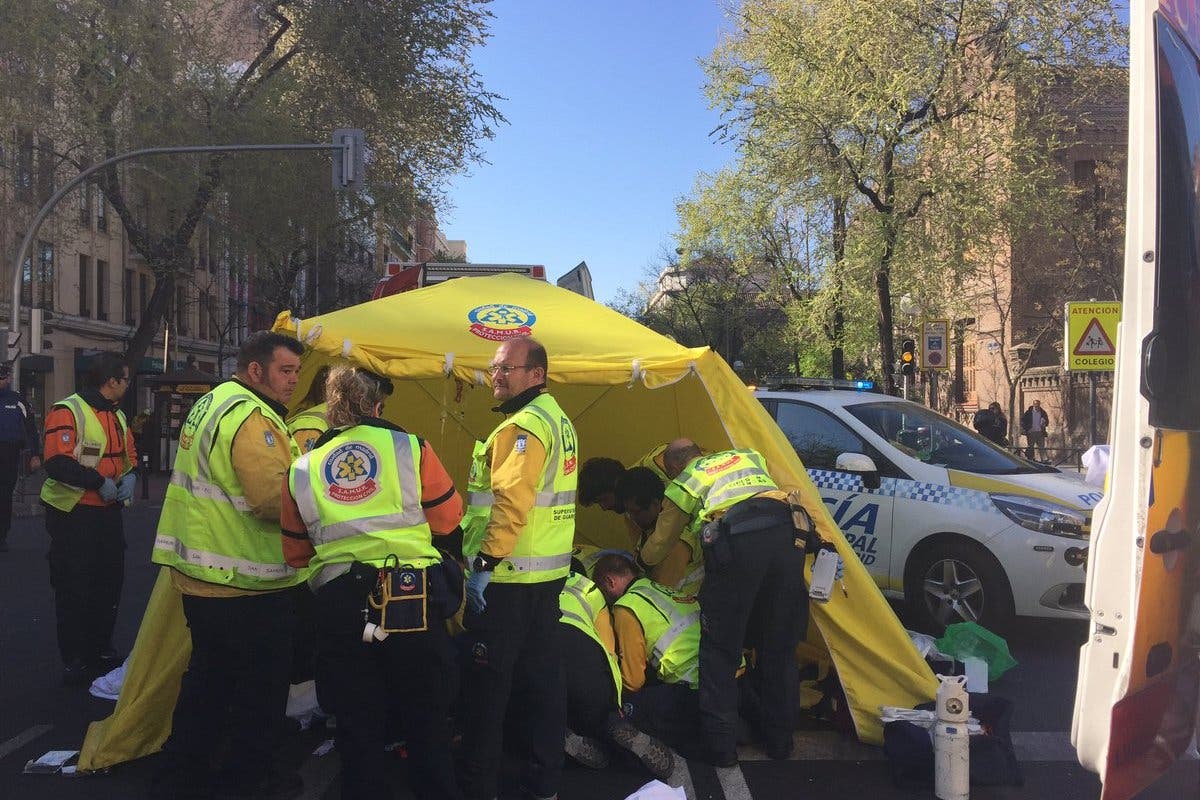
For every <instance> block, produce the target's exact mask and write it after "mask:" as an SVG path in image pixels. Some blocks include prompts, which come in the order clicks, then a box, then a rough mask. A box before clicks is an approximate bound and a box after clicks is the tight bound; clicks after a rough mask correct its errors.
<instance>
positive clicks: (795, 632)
mask: <svg viewBox="0 0 1200 800" xmlns="http://www.w3.org/2000/svg"><path fill="white" fill-rule="evenodd" d="M664 460H665V464H666V467H667V475H668V476H670V477H671V478H672V480H671V483H670V484H669V485H668V486H667V487H666V492H665V497H664V498H663V500H662V503H661V506H660V513H659V514H658V515H657V519H656V521H655V526H654V531H653V532H652V533H651V534H650V535H649V536H647V537H646V541H645V543H644V544H643V546H642V550H641V554H640V557H641V560H642V561H643V562H645V563H646V564H647V565H651V566H652V565H653V564H655V563H657V562H658V561H659V560H661V559H662V558H663V557H665V554H666V553H668V552H670V549H671V547H673V545H674V543H675V542H676V541H678V540H679V537H680V536H681V535H683V534H684V533H685V531H689V530H690V531H694V532H698V538H699V542H700V545H701V548H702V550H703V552H704V583H703V585H702V586H701V587H700V593H699V596H698V598H699V601H700V607H701V608H702V609H703V614H702V630H703V633H702V635H701V638H700V690H699V692H700V693H699V701H700V728H701V732H702V734H703V735H704V738H705V741H706V745H707V749H708V758H709V759H710V761H711V762H712V763H713V764H714V765H715V766H718V767H727V766H732V765H733V764H735V763H736V762H737V746H736V745H737V741H736V739H737V706H738V692H737V683H736V679H735V674H736V671H737V666H738V663H739V661H740V659H741V654H742V647H743V645H748V646H753V647H754V648H755V650H756V651H757V653H758V659H757V661H758V667H759V672H760V680H761V688H760V693H761V696H762V697H761V699H762V707H763V719H762V737H763V739H764V742H763V746H764V749H765V750H766V752H767V755H768V756H770V757H771V758H776V759H784V758H788V757H789V756H790V755H791V752H792V747H793V745H792V736H793V733H794V730H795V713H796V708H797V705H798V700H797V693H798V691H799V676H798V674H797V668H796V660H795V656H794V653H795V648H796V645H797V643H798V642H799V641H800V639H801V638H802V636H803V635H804V629H805V625H806V624H807V620H808V594H807V592H806V591H805V587H804V558H805V545H806V541H805V540H804V538H803V537H802V536H801V535H800V534H798V532H797V531H796V529H795V527H794V526H793V522H792V515H791V508H790V506H789V505H788V502H787V493H786V492H785V491H783V490H782V489H780V488H779V486H777V485H776V483H775V481H774V480H772V478H771V476H770V475H769V474H768V473H767V464H766V459H764V458H763V457H762V455H761V454H759V453H757V452H755V451H754V450H750V449H736V450H725V451H722V452H718V453H711V454H708V455H703V454H702V453H701V452H700V448H698V447H697V446H696V445H695V443H694V442H692V441H691V440H689V439H678V440H676V441H674V442H672V443H671V444H670V445H669V446H668V447H667V450H666V453H665V456H664Z"/></svg>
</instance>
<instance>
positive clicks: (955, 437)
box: [846, 403, 1055, 475]
mask: <svg viewBox="0 0 1200 800" xmlns="http://www.w3.org/2000/svg"><path fill="white" fill-rule="evenodd" d="M846 410H847V411H848V412H850V413H851V414H852V415H853V416H854V417H855V419H857V420H858V421H859V422H861V423H863V424H864V425H866V426H867V427H868V428H870V429H871V430H873V431H875V433H877V434H879V435H880V436H882V437H883V438H884V439H887V440H888V442H890V443H891V444H892V445H894V446H895V447H896V449H897V450H899V451H900V452H902V453H905V454H907V455H910V456H912V457H913V458H916V459H919V460H921V461H924V462H925V463H926V464H934V465H937V466H939V467H946V468H947V469H960V470H963V471H965V472H982V473H986V474H989V475H1016V474H1018V473H1024V472H1054V471H1055V470H1053V469H1050V468H1047V467H1043V466H1041V465H1039V464H1034V463H1032V462H1029V461H1026V460H1025V459H1023V458H1020V457H1018V456H1015V455H1013V454H1012V453H1010V452H1008V451H1007V450H1005V449H1004V448H1002V447H1000V446H998V445H996V444H993V443H992V442H989V441H988V440H987V439H984V438H983V437H981V436H978V435H976V434H975V433H974V432H972V431H970V430H968V429H967V428H964V427H963V426H962V425H959V424H958V423H957V422H954V421H952V420H950V419H947V418H946V417H943V416H942V415H941V414H938V413H936V412H934V411H930V410H929V409H927V408H925V407H923V406H918V405H916V404H914V403H863V404H861V405H851V406H846Z"/></svg>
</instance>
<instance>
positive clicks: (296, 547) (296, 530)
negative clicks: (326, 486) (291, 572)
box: [279, 475, 317, 569]
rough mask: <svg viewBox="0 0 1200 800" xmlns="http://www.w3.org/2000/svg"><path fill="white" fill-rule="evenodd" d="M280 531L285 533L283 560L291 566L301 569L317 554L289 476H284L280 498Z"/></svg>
mask: <svg viewBox="0 0 1200 800" xmlns="http://www.w3.org/2000/svg"><path fill="white" fill-rule="evenodd" d="M279 506H280V508H279V532H280V533H281V534H282V535H283V560H284V561H286V562H287V564H288V566H289V567H295V568H296V569H300V568H301V567H307V566H308V562H309V559H311V558H312V557H313V556H314V555H316V554H317V551H316V550H315V549H314V548H313V545H312V540H310V539H309V538H308V531H307V530H306V529H305V527H304V520H302V519H301V518H300V508H299V506H297V505H296V498H295V497H293V496H292V487H291V486H289V485H288V476H287V475H284V476H283V489H282V491H281V492H280V498H279Z"/></svg>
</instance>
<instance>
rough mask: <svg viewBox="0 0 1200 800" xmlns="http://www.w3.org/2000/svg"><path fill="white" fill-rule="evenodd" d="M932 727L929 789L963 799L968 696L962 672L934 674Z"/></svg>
mask: <svg viewBox="0 0 1200 800" xmlns="http://www.w3.org/2000/svg"><path fill="white" fill-rule="evenodd" d="M937 677H938V680H939V681H941V684H940V685H939V686H938V691H937V722H936V723H935V724H934V728H933V793H934V794H935V795H936V796H937V797H938V798H939V800H967V798H968V797H969V796H970V791H971V759H970V746H969V745H970V739H969V738H968V736H969V735H968V733H967V717H968V716H970V709H969V707H968V704H969V700H970V698H969V697H968V696H967V686H966V684H967V676H966V675H938V676H937Z"/></svg>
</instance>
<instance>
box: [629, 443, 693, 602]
mask: <svg viewBox="0 0 1200 800" xmlns="http://www.w3.org/2000/svg"><path fill="white" fill-rule="evenodd" d="M665 489H666V484H664V483H663V481H662V479H661V478H659V476H658V474H657V473H655V471H654V470H652V469H650V468H648V467H634V468H633V469H630V470H627V471H626V472H625V474H624V475H622V476H621V479H620V480H618V481H617V486H616V496H617V502H619V503H620V504H621V505H622V506H624V508H625V516H626V518H627V519H628V520H629V523H630V524H631V525H633V526H634V527H635V528H636V529H637V531H638V558H639V561H640V563H641V565H642V567H644V568H645V570H646V573H647V575H648V576H649V577H650V579H651V580H653V581H655V582H657V583H661V584H662V585H663V586H666V587H669V588H670V589H672V590H673V591H677V592H681V593H682V594H696V593H697V592H699V591H700V585H701V583H703V581H704V555H703V553H702V552H701V551H700V542H699V540H698V539H697V538H696V531H695V529H694V528H689V529H687V530H684V531H682V532H681V533H680V534H679V536H678V537H677V538H675V539H674V540H673V541H670V542H666V543H665V544H663V545H660V544H659V543H658V542H657V540H655V541H651V539H650V535H651V534H652V533H653V532H654V528H655V525H656V523H657V521H658V515H659V512H661V511H662V504H663V498H664V496H665ZM643 550H645V551H647V553H648V554H649V555H648V556H647V558H650V559H653V561H652V562H647V561H646V560H645V559H642V558H641V554H642V551H643ZM660 551H665V555H660Z"/></svg>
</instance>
